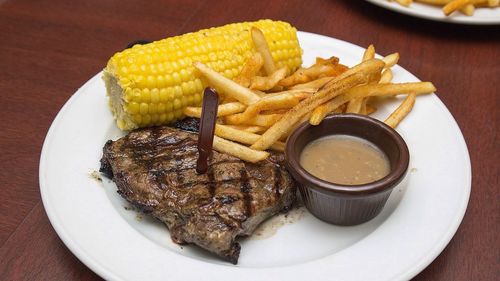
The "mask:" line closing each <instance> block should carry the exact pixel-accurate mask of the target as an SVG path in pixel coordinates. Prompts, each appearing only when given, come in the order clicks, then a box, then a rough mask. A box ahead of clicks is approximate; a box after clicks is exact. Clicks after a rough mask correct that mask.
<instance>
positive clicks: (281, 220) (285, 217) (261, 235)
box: [249, 206, 306, 240]
mask: <svg viewBox="0 0 500 281" xmlns="http://www.w3.org/2000/svg"><path fill="white" fill-rule="evenodd" d="M305 213H306V209H305V207H303V206H301V207H298V208H294V209H292V210H290V211H289V212H288V213H286V214H279V215H276V216H274V217H271V218H270V219H268V220H267V221H265V222H263V223H262V224H261V225H259V226H258V227H257V229H256V230H255V231H254V233H253V234H252V235H251V236H250V237H249V239H251V240H261V239H267V238H269V237H271V236H273V235H274V234H276V233H277V232H278V230H279V229H280V228H281V227H282V226H284V225H286V224H292V223H296V222H298V221H299V220H301V219H302V218H303V217H304V215H305Z"/></svg>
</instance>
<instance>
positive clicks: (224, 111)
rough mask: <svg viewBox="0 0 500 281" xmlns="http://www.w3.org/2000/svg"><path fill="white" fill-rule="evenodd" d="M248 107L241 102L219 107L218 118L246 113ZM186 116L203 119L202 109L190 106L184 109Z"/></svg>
mask: <svg viewBox="0 0 500 281" xmlns="http://www.w3.org/2000/svg"><path fill="white" fill-rule="evenodd" d="M246 108H247V107H246V105H244V104H242V103H240V102H228V103H224V104H221V105H219V106H218V109H217V116H218V117H222V116H227V115H232V114H235V113H240V112H243V111H245V109H246ZM184 114H186V116H189V117H196V118H201V107H194V106H188V107H186V108H184Z"/></svg>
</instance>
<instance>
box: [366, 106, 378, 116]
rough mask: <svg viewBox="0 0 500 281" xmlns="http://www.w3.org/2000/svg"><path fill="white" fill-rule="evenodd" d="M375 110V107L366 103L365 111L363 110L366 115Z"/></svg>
mask: <svg viewBox="0 0 500 281" xmlns="http://www.w3.org/2000/svg"><path fill="white" fill-rule="evenodd" d="M375 111H377V108H376V107H374V106H371V105H368V104H367V105H366V112H365V114H366V115H370V114H372V113H374V112H375Z"/></svg>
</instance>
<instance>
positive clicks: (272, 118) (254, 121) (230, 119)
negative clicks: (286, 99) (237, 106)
mask: <svg viewBox="0 0 500 281" xmlns="http://www.w3.org/2000/svg"><path fill="white" fill-rule="evenodd" d="M282 116H283V115H282V114H269V115H262V114H259V115H256V116H254V117H252V118H250V119H244V120H242V119H239V118H240V117H238V116H236V115H230V116H226V117H224V121H225V122H226V124H229V125H240V124H245V125H257V126H263V127H270V126H272V125H273V124H274V123H276V122H277V121H278V120H279V119H281V117H282Z"/></svg>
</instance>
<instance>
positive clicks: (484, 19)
mask: <svg viewBox="0 0 500 281" xmlns="http://www.w3.org/2000/svg"><path fill="white" fill-rule="evenodd" d="M366 1H368V2H371V3H373V4H375V5H377V6H380V7H384V8H386V9H389V10H393V11H396V12H399V13H402V14H406V15H410V16H414V17H417V18H424V19H429V20H435V21H442V22H449V23H458V24H472V25H494V24H500V8H493V9H492V8H476V11H475V12H474V15H473V16H466V15H464V14H462V13H460V12H454V13H453V14H451V15H449V16H445V15H444V14H443V11H442V10H441V7H438V6H432V5H428V4H423V3H416V2H413V3H412V4H411V5H410V7H404V6H402V5H400V4H398V3H397V2H395V1H393V2H389V1H387V0H366Z"/></svg>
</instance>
